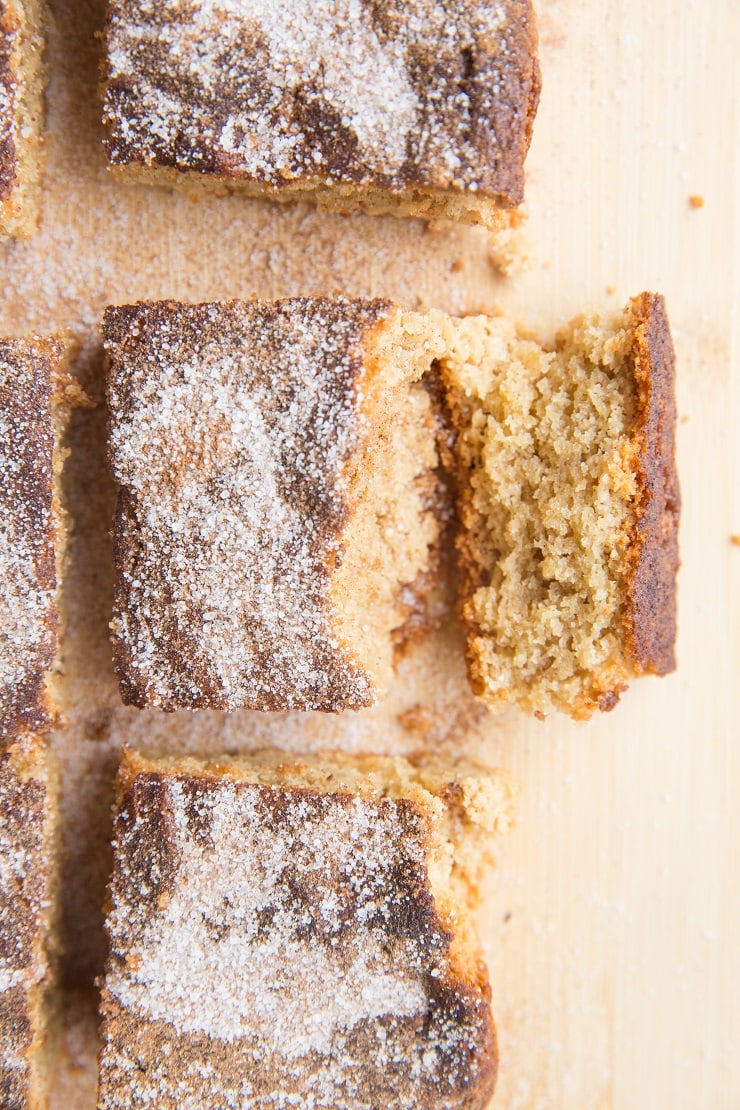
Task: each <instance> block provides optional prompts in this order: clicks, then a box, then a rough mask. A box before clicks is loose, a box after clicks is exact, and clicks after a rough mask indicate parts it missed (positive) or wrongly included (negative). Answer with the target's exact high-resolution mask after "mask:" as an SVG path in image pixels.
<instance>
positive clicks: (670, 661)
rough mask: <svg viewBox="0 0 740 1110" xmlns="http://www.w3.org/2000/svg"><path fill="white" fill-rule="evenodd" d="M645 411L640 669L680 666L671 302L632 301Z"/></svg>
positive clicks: (635, 609)
mask: <svg viewBox="0 0 740 1110" xmlns="http://www.w3.org/2000/svg"><path fill="white" fill-rule="evenodd" d="M630 306H631V312H632V317H633V320H634V344H633V359H634V378H635V384H636V387H637V393H638V405H639V415H638V420H637V427H636V429H635V436H634V442H635V450H636V455H637V460H638V472H637V478H638V491H637V504H636V520H635V523H634V527H633V530H632V537H631V543H630V547H629V549H628V555H627V558H628V568H627V575H626V577H627V591H628V611H627V618H626V636H627V648H628V651H629V654H630V655H631V657H632V659H633V660H634V663H635V666H636V667H637V669H639V670H642V671H645V672H647V673H650V674H658V675H665V674H668V673H669V672H670V671H673V670H675V667H676V657H675V642H676V574H677V571H678V567H679V556H678V522H679V514H680V511H681V492H680V489H679V484H678V472H677V470H676V444H675V436H676V399H675V370H676V367H675V354H674V350H673V341H672V339H671V332H670V325H669V323H668V315H667V312H666V306H665V301H664V299H663V297H662V296H661V295H660V294H657V293H642V294H640V296H638V297H635V298H634V299H633V300H632V301H631V302H630Z"/></svg>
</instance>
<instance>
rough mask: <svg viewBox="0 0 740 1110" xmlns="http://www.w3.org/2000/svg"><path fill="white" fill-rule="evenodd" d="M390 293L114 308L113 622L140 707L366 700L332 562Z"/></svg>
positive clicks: (129, 688)
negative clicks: (361, 382) (342, 625)
mask: <svg viewBox="0 0 740 1110" xmlns="http://www.w3.org/2000/svg"><path fill="white" fill-rule="evenodd" d="M386 311H387V306H386V305H385V303H384V302H343V301H337V302H333V303H332V302H328V301H321V300H319V301H313V302H311V301H301V300H296V301H287V302H281V303H278V304H277V305H263V304H259V303H254V304H243V303H237V302H234V303H232V304H231V305H215V304H213V305H194V306H184V305H175V304H168V303H160V304H155V305H149V306H146V305H144V306H141V307H139V308H134V309H125V308H124V309H111V310H109V311H108V313H107V316H106V328H107V345H108V350H109V352H110V354H111V357H112V367H111V374H110V383H109V401H110V406H111V414H112V419H111V436H110V450H111V460H112V466H113V473H114V477H115V478H116V479H117V481H118V482H120V483H121V486H122V493H121V497H120V499H119V511H118V521H117V571H118V591H117V598H116V611H115V616H114V621H113V625H112V627H113V632H114V637H115V640H116V643H117V653H118V667H119V672H120V673H121V675H122V676H123V683H124V687H125V690H124V692H125V694H127V696H129V698H130V699H131V700H134V701H136V702H137V704H149V705H154V706H162V707H175V706H179V707H196V706H209V707H211V708H228V709H233V708H237V707H240V706H250V707H253V708H280V709H287V708H300V709H307V708H308V709H311V708H317V709H322V708H336V707H338V706H350V707H351V706H359V705H363V704H368V703H369V702H370V701H371V700H372V697H373V692H372V691H373V687H372V680H371V679H370V677H369V676H368V675H367V674H366V673H365V671H364V670H363V669H362V668H361V665H360V664H359V662H355V661H353V660H352V659H351V658H350V657H349V656H348V655H347V654H346V652H345V650H344V649H343V648H342V646H341V645H340V644H339V643H338V642H337V640H336V638H335V635H334V632H333V608H332V604H331V602H330V598H329V568H330V566H331V564H332V562H333V561H334V560H335V559H336V558H338V557H339V556H340V553H341V542H340V530H341V525H342V523H343V520H344V517H345V514H346V512H347V500H346V498H347V490H346V488H345V478H344V467H345V465H346V463H347V461H348V460H349V458H350V457H351V456H352V453H353V452H354V451H355V450H356V448H357V445H358V443H359V442H360V439H361V437H362V433H363V422H362V417H361V411H360V399H359V392H358V378H359V376H360V374H361V372H362V365H363V363H362V342H363V338H364V334H365V331H366V329H367V328H368V327H369V326H370V325H372V324H374V323H377V322H378V320H379V319H380V318H381V317H382V316H383V315H384V314H385V313H386Z"/></svg>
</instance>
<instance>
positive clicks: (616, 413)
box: [441, 294, 679, 718]
mask: <svg viewBox="0 0 740 1110" xmlns="http://www.w3.org/2000/svg"><path fill="white" fill-rule="evenodd" d="M443 327H444V329H445V340H446V343H447V351H446V354H445V355H444V357H443V359H442V362H441V366H442V375H443V378H444V380H445V383H446V387H447V399H448V403H449V406H450V414H451V419H452V424H453V427H454V429H455V432H456V435H457V440H456V448H455V451H456V457H457V463H458V467H459V476H460V479H461V492H460V515H461V536H460V550H461V555H462V563H463V570H464V573H465V578H466V586H465V594H466V600H465V605H464V618H465V621H466V624H467V628H468V636H469V639H468V649H469V660H470V672H471V679H472V681H473V685H474V689H475V690H476V692H477V693H478V694H479V695H480V696H481V697H483V699H484V700H485V701H487V702H488V703H489V704H490V705H492V706H501V705H505V704H507V703H510V702H515V703H517V704H518V705H519V706H521V707H522V708H524V709H526V710H529V711H530V712H534V713H536V714H538V715H541V714H545V713H547V712H549V711H550V710H552V709H560V710H564V711H565V712H568V713H570V714H571V715H572V716H574V717H577V718H578V717H587V716H590V714H591V713H592V712H593V711H594V709H596V708H601V709H610V708H611V707H612V706H613V705H614V704H615V703H616V701H617V700H618V697H619V694H620V692H621V691H622V690H623V689H624V688H625V684H626V682H627V680H628V679H630V678H632V677H635V676H636V675H638V674H641V673H644V672H652V673H658V674H664V673H666V672H667V671H669V670H671V669H673V666H674V665H675V663H674V658H673V642H674V639H675V574H676V569H677V563H678V557H677V547H676V530H677V517H678V510H679V495H678V484H677V479H676V472H675V460H674V452H673V435H674V427H675V403H674V399H673V351H672V347H671V343H670V333H669V331H668V323H667V318H666V316H665V308H664V305H663V302H662V300H661V299H660V298H658V297H654V296H650V295H648V294H643V295H642V297H639V298H635V299H634V300H633V301H632V302H630V304H629V305H628V306H627V308H626V309H625V310H624V311H622V312H619V313H602V312H600V311H599V310H592V311H589V312H586V313H584V314H583V315H581V316H580V317H578V318H576V319H575V320H574V321H573V322H572V323H571V324H570V325H569V327H568V328H567V329H565V330H564V331H563V332H562V334H561V335H560V336H559V337H558V346H557V350H556V351H547V350H544V349H543V348H542V347H540V346H539V345H538V344H536V343H534V342H532V341H528V340H525V339H522V338H520V337H519V335H518V334H517V331H516V328H515V326H514V325H513V324H512V323H511V322H510V321H506V320H500V319H496V320H491V319H486V318H484V317H471V318H469V319H467V320H462V321H452V320H448V321H446V322H445V323H444V324H443Z"/></svg>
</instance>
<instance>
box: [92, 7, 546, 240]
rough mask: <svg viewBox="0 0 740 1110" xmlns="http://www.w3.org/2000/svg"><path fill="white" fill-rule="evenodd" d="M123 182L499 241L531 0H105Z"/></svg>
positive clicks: (515, 143)
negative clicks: (406, 220)
mask: <svg viewBox="0 0 740 1110" xmlns="http://www.w3.org/2000/svg"><path fill="white" fill-rule="evenodd" d="M105 41H106V61H105V66H104V73H103V120H104V125H105V149H106V152H107V156H108V159H109V161H110V163H111V165H112V166H113V167H114V168H115V170H116V171H117V172H118V174H119V175H120V176H122V177H124V178H125V179H126V180H131V181H143V182H146V181H151V182H157V181H159V182H161V183H164V184H172V185H177V184H181V185H185V186H187V187H190V188H191V189H192V188H193V187H201V188H202V187H208V186H210V187H211V188H212V187H213V186H216V187H217V188H219V189H220V190H221V191H225V190H232V189H239V190H240V191H243V192H245V193H247V194H249V195H251V196H257V197H267V198H270V199H273V200H280V201H290V200H308V201H313V202H315V203H318V204H320V205H321V206H323V207H326V208H329V209H332V210H335V211H339V212H349V211H351V210H353V209H356V208H360V209H363V210H364V211H366V212H370V213H391V214H393V215H396V216H421V217H424V218H433V219H440V220H456V221H461V222H464V223H476V224H484V225H487V226H489V227H492V228H494V227H498V226H500V225H501V224H502V223H505V222H506V217H505V216H504V215H503V214H502V210H505V209H507V208H511V207H512V206H515V205H517V204H519V203H520V202H521V200H522V196H523V188H524V171H523V164H524V159H525V156H526V153H527V149H528V147H529V141H530V134H531V128H532V122H533V117H534V114H535V111H536V108H537V101H538V97H539V68H538V64H537V60H536V44H537V34H536V28H535V22H534V15H533V10H532V4H531V0H497V2H496V3H483V2H481V0H455V2H453V3H445V4H440V3H437V2H436V0H407V2H404V3H399V2H397V0H380V2H374V3H365V2H362V3H350V2H348V0H313V2H312V3H310V4H309V3H306V2H305V0H289V2H286V3H281V4H278V5H275V4H266V3H264V2H263V0H244V2H243V3H240V4H238V5H236V4H223V3H220V2H218V0H187V2H185V0H170V2H169V3H167V4H166V5H156V4H152V3H150V2H149V0H109V4H108V19H107V25H106V31H105Z"/></svg>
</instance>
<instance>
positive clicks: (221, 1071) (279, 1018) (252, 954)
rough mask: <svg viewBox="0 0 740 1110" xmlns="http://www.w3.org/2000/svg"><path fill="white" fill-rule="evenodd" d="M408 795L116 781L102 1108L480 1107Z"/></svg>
mask: <svg viewBox="0 0 740 1110" xmlns="http://www.w3.org/2000/svg"><path fill="white" fill-rule="evenodd" d="M430 837H431V826H430V818H429V817H428V816H427V814H426V813H425V812H424V811H423V809H422V808H420V807H419V806H418V805H417V804H416V803H414V802H412V801H410V800H408V799H405V798H388V797H386V798H383V797H380V796H377V797H367V796H360V795H357V794H352V793H349V792H346V791H344V792H342V791H339V792H335V793H322V792H318V791H316V790H315V789H310V788H280V787H275V786H267V785H262V784H256V783H248V782H243V781H238V780H236V781H235V780H231V781H230V780H229V779H228V778H219V777H218V776H215V775H212V774H205V773H204V774H197V775H193V774H190V773H175V772H174V771H170V772H167V773H158V772H156V771H154V770H146V771H140V772H138V773H136V774H135V775H133V776H131V775H129V776H128V780H127V781H125V780H124V783H123V796H122V798H121V801H120V806H119V812H118V817H117V820H116V826H115V840H116V860H115V869H114V875H113V881H112V886H111V905H110V913H109V916H108V921H107V930H108V934H109V938H110V957H109V963H108V969H107V974H106V980H105V988H104V991H103V1014H104V1028H103V1038H104V1048H103V1053H102V1057H101V1098H100V1106H102V1107H105V1108H106V1110H118V1108H121V1110H122V1108H123V1107H129V1106H131V1105H144V1104H145V1103H146V1104H147V1105H148V1104H156V1105H157V1106H158V1107H160V1108H162V1110H167V1108H169V1107H173V1108H174V1107H183V1106H198V1107H200V1108H201V1110H208V1108H214V1110H215V1108H217V1107H218V1108H219V1110H220V1108H222V1107H239V1108H242V1107H244V1108H246V1107H265V1108H266V1107H268V1106H269V1107H275V1108H286V1110H287V1107H289V1106H295V1105H301V1106H306V1107H311V1106H312V1107H333V1106H340V1105H341V1106H344V1107H347V1108H353V1110H375V1108H377V1107H378V1106H381V1105H386V1104H387V1105H394V1106H404V1107H408V1108H409V1110H412V1108H414V1107H419V1108H422V1107H423V1108H425V1110H434V1108H438V1107H439V1108H441V1107H445V1108H450V1110H452V1108H453V1107H454V1108H456V1107H460V1108H462V1107H466V1108H470V1110H473V1108H479V1107H483V1106H484V1105H485V1104H486V1101H487V1099H488V1097H489V1095H490V1092H491V1089H492V1086H493V1080H494V1076H495V1036H494V1030H493V1025H492V1020H491V1015H490V1008H489V988H488V983H487V979H486V976H485V972H484V970H483V968H482V967H481V966H480V965H477V967H476V968H475V969H474V971H473V972H472V974H463V973H461V970H460V968H459V967H458V966H457V965H456V964H455V961H454V959H452V958H451V956H450V944H451V936H452V934H451V931H450V925H449V924H448V923H446V922H445V921H444V920H442V918H440V916H439V915H438V911H437V908H436V905H435V901H434V898H433V896H432V892H431V890H430V884H429V875H428V871H427V864H428V854H429V851H430Z"/></svg>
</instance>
